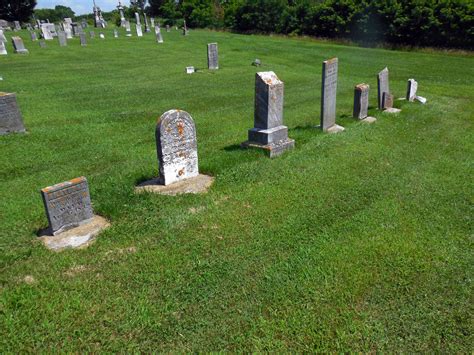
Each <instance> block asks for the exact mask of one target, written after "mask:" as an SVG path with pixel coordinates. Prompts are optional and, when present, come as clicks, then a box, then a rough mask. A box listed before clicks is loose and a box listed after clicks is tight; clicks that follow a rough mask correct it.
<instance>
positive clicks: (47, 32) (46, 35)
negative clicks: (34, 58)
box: [41, 23, 53, 41]
mask: <svg viewBox="0 0 474 355" xmlns="http://www.w3.org/2000/svg"><path fill="white" fill-rule="evenodd" d="M41 33H42V35H43V39H45V40H47V41H50V40H52V39H53V34H52V33H51V28H50V27H49V26H48V24H46V23H42V24H41Z"/></svg>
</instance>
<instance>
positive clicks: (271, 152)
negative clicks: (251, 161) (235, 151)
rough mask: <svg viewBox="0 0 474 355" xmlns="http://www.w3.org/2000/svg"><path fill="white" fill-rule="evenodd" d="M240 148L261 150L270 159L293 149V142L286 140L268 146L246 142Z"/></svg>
mask: <svg viewBox="0 0 474 355" xmlns="http://www.w3.org/2000/svg"><path fill="white" fill-rule="evenodd" d="M241 147H242V148H257V149H263V150H264V151H265V153H266V154H267V155H268V156H269V157H270V158H275V157H277V156H279V155H282V154H283V153H284V152H285V151H287V150H289V149H293V148H294V147H295V140H294V139H287V140H284V141H279V142H273V143H269V144H261V143H258V142H250V141H246V142H243V143H242V144H241Z"/></svg>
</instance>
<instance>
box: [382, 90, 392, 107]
mask: <svg viewBox="0 0 474 355" xmlns="http://www.w3.org/2000/svg"><path fill="white" fill-rule="evenodd" d="M393 101H394V97H393V95H392V94H389V93H388V92H384V93H383V97H382V108H383V109H384V110H390V109H393Z"/></svg>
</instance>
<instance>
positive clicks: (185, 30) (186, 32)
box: [183, 20, 188, 36]
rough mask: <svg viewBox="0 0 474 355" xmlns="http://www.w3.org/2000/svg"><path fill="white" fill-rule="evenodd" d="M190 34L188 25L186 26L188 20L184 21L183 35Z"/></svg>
mask: <svg viewBox="0 0 474 355" xmlns="http://www.w3.org/2000/svg"><path fill="white" fill-rule="evenodd" d="M187 35H188V27H187V26H186V20H184V22H183V36H187Z"/></svg>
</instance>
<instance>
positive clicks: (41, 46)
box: [39, 39, 46, 48]
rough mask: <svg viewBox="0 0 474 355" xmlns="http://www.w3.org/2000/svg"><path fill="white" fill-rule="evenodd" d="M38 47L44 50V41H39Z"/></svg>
mask: <svg viewBox="0 0 474 355" xmlns="http://www.w3.org/2000/svg"><path fill="white" fill-rule="evenodd" d="M39 46H40V48H46V41H45V40H44V39H40V40H39Z"/></svg>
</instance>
